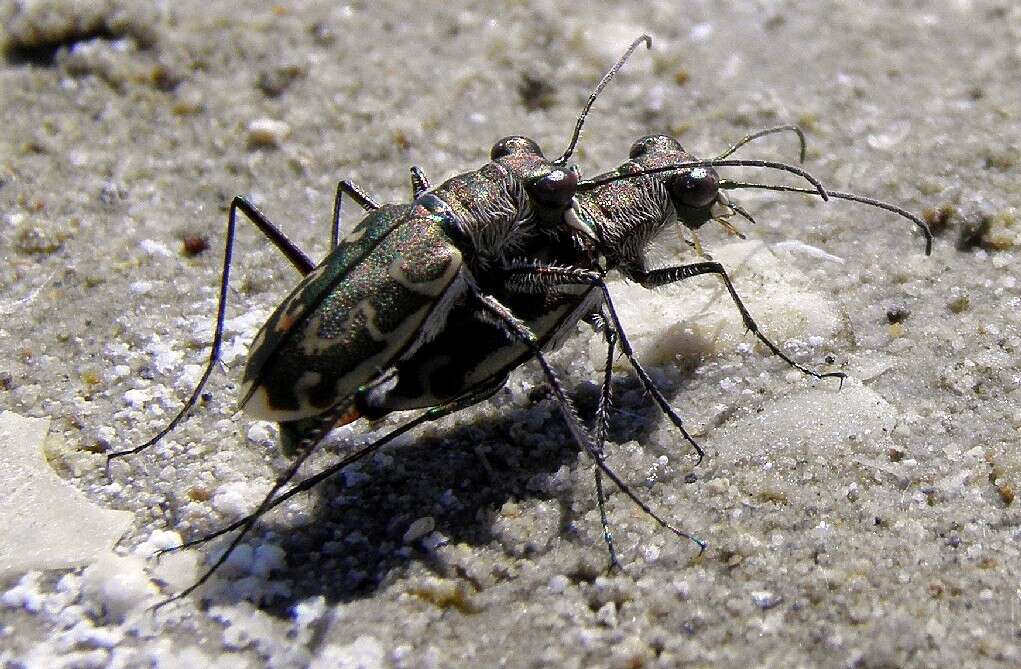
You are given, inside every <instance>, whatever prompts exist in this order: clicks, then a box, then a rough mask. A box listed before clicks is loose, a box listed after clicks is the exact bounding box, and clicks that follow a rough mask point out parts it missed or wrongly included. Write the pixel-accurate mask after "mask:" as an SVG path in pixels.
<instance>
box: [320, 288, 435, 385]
mask: <svg viewBox="0 0 1021 669" xmlns="http://www.w3.org/2000/svg"><path fill="white" fill-rule="evenodd" d="M428 311H429V305H424V306H423V307H422V308H421V309H419V310H418V311H416V312H414V313H411V314H408V316H407V317H405V318H404V319H403V320H402V321H401V322H400V325H399V326H398V327H397V328H396V329H394V331H393V332H391V333H390V334H389V336H388V337H387V338H386V339H385V340H384V341H386V342H387V345H386V347H385V348H384V349H383V350H382V351H380V352H379V353H377V354H375V355H371V356H369V357H367V358H365V359H364V360H362V361H361V363H359V365H358V366H357V367H355V368H354V369H352V370H351V371H349V372H348V373H347V374H344V375H343V376H341V377H340V378H339V379H337V383H336V386H335V387H334V397H335V398H337V399H338V400H339V399H341V398H344V397H350V396H351V395H353V394H354V392H355V391H356V390H358V387H359V386H361V385H364V384H366V383H368V382H369V381H371V380H373V379H375V378H378V377H379V375H380V370H385V369H387V368H389V367H390V366H391V365H393V361H394V354H395V353H396V352H397V351H399V350H401V348H402V347H403V346H404V344H405V342H407V341H408V339H410V338H411V337H412V336H414V333H415V332H416V331H417V330H418V329H419V325H420V324H421V323H422V320H423V319H425V317H426V313H427V312H428Z"/></svg>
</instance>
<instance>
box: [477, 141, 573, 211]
mask: <svg viewBox="0 0 1021 669" xmlns="http://www.w3.org/2000/svg"><path fill="white" fill-rule="evenodd" d="M489 157H490V159H491V160H493V161H494V162H498V163H500V164H502V165H503V166H504V167H506V168H507V169H509V170H510V172H511V174H513V175H514V176H515V177H517V178H518V179H520V180H521V182H522V183H523V184H524V185H525V190H527V191H528V195H529V197H530V198H531V199H532V201H533V202H535V203H536V204H537V205H538V206H539V207H540V208H541V209H547V210H555V211H560V212H562V211H564V210H565V209H567V207H568V206H570V204H571V199H572V198H573V197H574V194H575V191H576V190H577V187H578V172H577V170H575V169H574V168H570V169H564V168H562V167H559V166H557V165H555V164H554V163H551V162H550V161H548V160H547V159H546V157H545V156H544V155H543V153H542V149H540V148H539V145H538V144H536V143H535V142H534V141H533V140H531V139H529V138H528V137H522V136H521V135H511V136H510V137H504V138H503V139H501V140H499V141H497V142H496V144H494V145H493V148H492V150H491V151H490V152H489Z"/></svg>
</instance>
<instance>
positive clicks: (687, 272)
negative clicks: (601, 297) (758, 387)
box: [630, 262, 847, 385]
mask: <svg viewBox="0 0 1021 669" xmlns="http://www.w3.org/2000/svg"><path fill="white" fill-rule="evenodd" d="M702 274H717V275H719V277H720V278H721V279H722V280H723V284H724V285H725V286H726V287H727V292H729V293H730V298H731V299H732V300H733V301H734V305H735V306H737V310H738V312H740V314H741V320H742V321H743V322H744V326H745V327H746V328H747V329H748V330H749V331H750V332H751V333H752V334H754V335H755V337H756V338H758V340H759V341H761V342H762V343H763V344H765V346H766V348H768V349H769V350H770V351H772V353H773V355H775V356H777V357H778V358H780V359H781V360H783V361H784V362H786V363H787V364H788V365H790V366H791V367H793V368H795V369H797V370H798V371H800V372H802V373H804V374H808V375H809V376H812V377H815V378H817V379H826V378H834V379H840V383H841V385H843V382H844V379H845V378H847V375H846V374H844V373H843V372H821V373H820V372H816V371H813V370H811V369H808V368H807V367H804V366H802V365H799V364H798V363H796V362H794V361H793V360H791V359H790V358H789V357H788V356H787V355H786V354H785V353H784V352H783V351H781V350H780V347H778V346H777V345H776V344H774V343H773V342H771V341H770V340H769V339H768V338H767V337H766V335H764V334H762V332H760V331H759V326H758V324H756V322H755V320H754V319H753V318H752V315H751V314H750V313H748V309H746V308H745V306H744V302H742V301H741V298H740V297H739V296H738V294H737V290H736V289H735V288H734V284H733V283H732V282H731V280H730V276H729V275H728V274H727V270H726V269H724V267H723V265H721V264H720V263H718V262H700V263H692V264H690V265H678V266H676V267H664V268H662V269H654V270H649V271H647V272H642V273H632V276H631V277H630V278H633V279H634V280H636V281H638V282H639V283H641V284H642V285H643V286H644V287H646V288H658V287H659V286H665V285H667V284H670V283H676V282H678V281H684V280H685V279H688V278H691V277H693V276H700V275H702Z"/></svg>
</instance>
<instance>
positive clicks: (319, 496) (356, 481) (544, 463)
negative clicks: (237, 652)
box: [259, 375, 682, 618]
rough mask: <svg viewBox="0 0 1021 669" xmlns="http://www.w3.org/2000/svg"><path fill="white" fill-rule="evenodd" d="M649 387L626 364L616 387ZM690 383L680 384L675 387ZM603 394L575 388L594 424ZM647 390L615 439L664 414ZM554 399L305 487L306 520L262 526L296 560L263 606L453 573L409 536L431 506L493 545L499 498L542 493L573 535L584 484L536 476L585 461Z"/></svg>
mask: <svg viewBox="0 0 1021 669" xmlns="http://www.w3.org/2000/svg"><path fill="white" fill-rule="evenodd" d="M543 388H545V387H544V386H543ZM638 388H639V386H638V385H637V382H636V381H634V380H632V379H630V378H629V377H628V375H615V378H614V391H615V394H621V393H627V392H633V391H635V390H636V389H638ZM680 390H682V389H681V388H671V389H670V393H669V395H668V397H670V396H674V395H675V393H677V392H679V391H680ZM537 391H538V389H537ZM639 392H640V391H639ZM545 394H548V393H543V392H542V391H539V392H537V393H536V394H533V396H532V398H531V399H533V400H535V401H539V400H541V398H542V397H543V396H544V395H545ZM598 395H599V387H598V385H597V384H592V383H582V384H580V385H579V386H577V387H576V388H575V389H574V391H573V392H572V396H573V397H574V398H575V399H576V401H577V405H578V409H579V411H580V413H581V415H582V416H584V417H586V422H588V423H589V424H591V417H592V416H593V414H594V412H595V407H596V404H597V401H598ZM645 399H646V400H648V401H645V402H641V403H640V406H634V407H632V406H628V407H626V408H625V409H624V410H623V411H619V412H618V411H614V412H611V414H610V417H609V431H608V438H609V440H610V442H611V444H612V443H623V442H625V441H630V440H638V441H641V440H642V439H643V437H645V436H647V435H648V434H649V433H650V432H651V431H652V430H653V429H655V426H656V424H657V421H660V420H663V416H662V414H661V413H660V412H659V409H658V408H657V407H656V406H655V405H654V404H653V403H652V402H651V399H649V398H645ZM546 404H547V405H548V406H549V407H550V411H551V413H552V415H551V416H549V417H548V418H546V419H545V420H544V422H543V423H542V424H541V427H537V426H528V427H522V426H523V425H526V424H528V423H529V421H531V420H534V417H533V415H532V414H531V413H530V412H529V410H527V409H524V408H514V409H507V410H502V411H500V412H499V413H498V414H497V415H495V416H485V417H477V418H476V419H475V420H472V421H470V422H466V423H463V424H459V425H456V426H454V427H452V428H450V429H447V430H442V431H426V433H425V434H424V435H422V434H421V431H422V430H421V429H419V430H416V431H413V432H412V433H411V434H410V437H407V438H406V441H405V442H404V443H401V444H399V445H395V446H392V447H390V448H387V449H384V450H383V451H382V452H381V454H379V455H377V456H374V457H372V458H369V459H368V460H367V461H366V462H365V463H363V464H361V465H360V466H356V467H354V468H350V469H348V470H346V472H345V473H343V474H341V475H338V476H335V477H331V478H330V479H328V480H326V481H324V482H322V483H321V484H320V485H318V486H317V487H316V488H314V489H313V490H311V491H310V492H308V493H305V494H306V495H309V496H311V499H309V498H308V497H306V499H308V500H309V502H308V503H309V506H310V507H311V508H312V511H311V513H310V517H309V518H308V522H307V523H303V525H302V527H301V528H300V529H296V528H294V527H292V526H290V525H288V524H287V523H286V522H281V521H279V520H276V519H274V518H273V514H270V516H269V517H267V518H266V519H265V520H260V523H259V526H260V527H261V529H260V530H259V533H260V534H266V533H267V530H268V531H269V532H272V534H273V535H274V538H273V541H274V542H275V543H277V544H278V545H280V547H281V548H282V549H283V551H284V553H285V555H286V559H287V567H286V568H285V569H284V570H283V571H282V572H281V573H279V574H278V575H277V578H279V579H280V580H282V581H283V582H286V583H287V585H288V588H289V592H287V593H286V595H284V596H282V597H277V598H275V599H273V600H271V601H269V602H267V603H266V604H264V605H262V606H261V608H262V609H263V610H265V611H266V612H267V613H272V614H274V615H279V616H280V617H282V618H287V617H290V615H291V608H292V607H293V606H294V605H295V604H297V603H299V602H301V601H304V600H306V599H308V598H310V597H318V596H321V597H323V598H324V599H325V601H326V602H327V603H330V604H336V603H346V602H351V601H355V600H359V599H363V598H367V597H371V596H372V595H373V594H374V593H376V592H378V591H379V590H380V589H382V588H384V587H385V586H386V584H387V583H388V582H389V581H391V580H393V579H394V578H399V576H400V574H401V573H402V572H403V571H404V569H405V568H406V567H407V566H408V565H409V564H411V563H412V562H418V563H421V564H425V565H426V566H427V567H428V568H429V569H432V570H434V571H436V572H437V573H438V574H439V575H442V574H443V572H444V570H445V569H446V570H448V571H449V568H448V567H444V566H442V565H439V564H437V563H436V559H435V558H434V557H433V556H432V554H430V553H429V552H428V551H427V550H425V549H424V548H423V547H422V542H420V541H413V542H410V543H408V544H405V543H404V535H405V533H406V532H407V531H408V528H409V527H410V526H411V525H412V523H413V522H414V521H416V520H417V519H419V518H423V517H426V516H430V517H432V518H433V519H434V521H435V529H436V530H437V531H438V533H439V534H441V535H442V536H443V537H444V538H445V541H447V542H449V543H451V544H465V545H468V546H474V547H482V546H487V545H488V546H492V545H493V544H494V542H495V541H496V540H497V536H496V534H495V532H494V530H493V526H494V520H495V519H496V517H497V516H498V513H499V509H500V508H501V507H502V506H503V505H504V504H505V503H506V502H508V501H513V500H515V499H522V498H525V499H529V498H531V499H536V498H540V499H544V500H546V501H547V502H549V503H551V504H554V505H558V506H559V509H560V518H561V527H560V531H561V534H564V533H565V532H568V531H569V528H570V525H571V523H572V522H573V521H575V520H577V516H576V515H575V513H574V512H573V511H572V500H573V498H574V494H575V493H574V491H573V489H569V490H566V491H564V492H551V491H548V490H536V489H535V486H529V481H530V480H532V479H533V478H534V477H536V476H543V475H545V476H551V475H553V474H554V473H555V472H557V470H559V469H560V468H561V467H562V466H564V465H567V466H569V467H571V466H574V465H575V464H576V463H577V462H578V459H579V455H580V450H579V447H578V446H577V444H575V442H574V440H573V439H572V437H571V436H570V433H569V432H568V429H567V426H566V424H565V423H564V421H563V419H562V417H561V416H560V415H559V411H558V410H557V409H556V407H555V405H554V404H553V403H552V402H549V401H548V400H547V401H546ZM647 404H648V405H649V406H646V405H647ZM378 434H382V432H379V433H378ZM611 447H612V446H611ZM592 503H593V506H594V505H595V500H594V499H593V501H592Z"/></svg>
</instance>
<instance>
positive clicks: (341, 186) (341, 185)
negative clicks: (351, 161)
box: [306, 179, 379, 274]
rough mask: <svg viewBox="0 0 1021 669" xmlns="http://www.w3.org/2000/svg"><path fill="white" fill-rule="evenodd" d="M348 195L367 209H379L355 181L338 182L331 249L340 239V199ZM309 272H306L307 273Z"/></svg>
mask: <svg viewBox="0 0 1021 669" xmlns="http://www.w3.org/2000/svg"><path fill="white" fill-rule="evenodd" d="M344 195H347V196H348V197H350V198H351V199H352V200H354V201H355V204H357V205H358V206H359V207H361V208H362V209H364V210H365V211H372V210H374V209H379V205H378V204H376V201H375V200H373V199H372V198H371V197H370V196H369V194H368V193H366V192H365V191H363V190H362V189H361V188H359V187H358V186H356V185H355V184H354V183H352V182H350V181H348V180H347V179H344V180H343V181H338V182H337V194H336V195H335V196H334V198H333V228H332V229H331V230H330V250H331V251H332V250H333V249H335V248H337V243H338V242H339V241H340V201H341V200H342V199H343V197H344ZM307 273H308V272H306V274H307Z"/></svg>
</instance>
